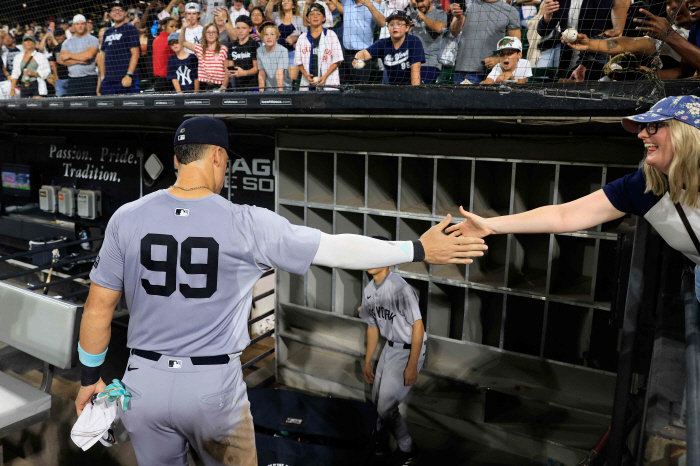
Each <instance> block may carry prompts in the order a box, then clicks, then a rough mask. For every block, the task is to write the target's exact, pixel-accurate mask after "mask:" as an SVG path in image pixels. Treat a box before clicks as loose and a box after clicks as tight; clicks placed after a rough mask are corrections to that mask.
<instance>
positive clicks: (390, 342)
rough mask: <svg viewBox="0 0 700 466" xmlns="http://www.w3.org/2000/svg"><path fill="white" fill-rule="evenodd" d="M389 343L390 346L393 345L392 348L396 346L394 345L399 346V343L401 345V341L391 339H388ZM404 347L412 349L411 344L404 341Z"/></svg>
mask: <svg viewBox="0 0 700 466" xmlns="http://www.w3.org/2000/svg"><path fill="white" fill-rule="evenodd" d="M387 343H388V344H389V346H391V347H392V348H393V347H394V345H397V346H398V345H401V343H394V342H393V341H391V340H389V341H387ZM403 349H411V345H409V344H408V343H404V344H403Z"/></svg>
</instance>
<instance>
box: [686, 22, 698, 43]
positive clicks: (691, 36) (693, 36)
mask: <svg viewBox="0 0 700 466" xmlns="http://www.w3.org/2000/svg"><path fill="white" fill-rule="evenodd" d="M699 26H700V23H695V24H693V27H692V28H690V33H688V42H690V43H691V44H693V45H694V46H696V47H700V27H699Z"/></svg>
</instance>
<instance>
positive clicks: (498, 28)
mask: <svg viewBox="0 0 700 466" xmlns="http://www.w3.org/2000/svg"><path fill="white" fill-rule="evenodd" d="M450 8H451V9H452V16H453V19H452V24H451V25H450V31H451V32H452V35H453V36H457V35H458V34H459V33H460V32H461V33H462V38H461V39H460V41H459V48H458V49H457V60H456V63H455V74H454V83H455V84H459V83H461V82H463V81H464V80H465V79H468V80H469V82H472V83H480V82H481V81H483V80H484V79H486V74H487V72H488V70H490V69H491V68H493V67H494V66H496V63H498V57H494V56H493V44H496V43H498V41H499V40H500V39H502V38H503V36H509V37H517V38H518V39H520V38H521V37H520V15H519V14H518V11H517V10H516V9H515V8H513V7H512V6H510V5H508V4H507V3H506V2H504V1H502V0H473V1H472V2H471V3H470V4H468V7H467V11H466V12H465V11H463V10H462V8H461V7H460V5H459V4H457V3H453V4H452V5H450Z"/></svg>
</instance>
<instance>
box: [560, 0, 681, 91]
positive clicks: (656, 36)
mask: <svg viewBox="0 0 700 466" xmlns="http://www.w3.org/2000/svg"><path fill="white" fill-rule="evenodd" d="M674 14H675V15H676V19H675V21H674V23H673V25H672V26H671V27H672V29H673V32H674V33H675V34H678V36H679V38H678V39H680V38H683V39H684V40H683V42H679V40H678V41H671V43H668V42H665V41H664V40H663V38H665V37H666V34H667V32H668V31H667V30H663V31H662V30H661V28H662V27H663V28H667V27H668V22H667V21H666V20H665V19H663V18H658V17H656V16H653V15H650V18H652V19H650V21H651V22H652V24H654V23H655V22H656V21H658V20H660V23H659V24H654V27H652V28H649V30H647V31H646V32H647V34H649V37H644V36H643V37H624V36H622V37H611V38H608V39H590V38H589V37H588V36H587V35H586V34H583V33H580V34H578V36H577V38H576V41H575V42H571V43H568V44H567V45H568V46H569V47H571V48H573V49H574V50H579V51H581V52H595V53H603V54H608V55H617V54H620V53H625V52H629V53H634V54H635V55H641V56H654V55H656V54H657V53H658V54H659V56H660V58H661V60H662V65H663V68H662V69H659V71H658V76H659V78H661V79H677V78H680V77H682V76H683V75H684V72H683V66H682V63H683V56H682V55H681V54H679V53H678V52H676V50H675V49H674V47H676V48H679V47H678V44H679V43H680V44H681V45H684V46H685V47H686V48H689V45H690V44H689V43H688V42H687V39H688V34H689V33H690V29H691V28H692V27H693V20H692V17H691V16H690V11H689V10H688V6H687V3H686V2H685V0H667V1H666V15H667V16H668V17H669V18H671V17H673V15H674ZM672 44H674V45H672ZM679 49H680V50H683V47H680V48H679ZM691 50H692V49H691ZM684 54H685V55H688V54H687V53H686V52H685V51H684ZM686 68H688V67H686ZM685 71H686V73H685V74H686V76H690V75H692V74H693V73H694V72H695V70H694V69H692V67H691V69H690V70H688V69H686V70H685Z"/></svg>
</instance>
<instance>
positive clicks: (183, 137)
mask: <svg viewBox="0 0 700 466" xmlns="http://www.w3.org/2000/svg"><path fill="white" fill-rule="evenodd" d="M177 140H178V141H184V140H185V135H184V134H181V135H180V136H178V137H177Z"/></svg>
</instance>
